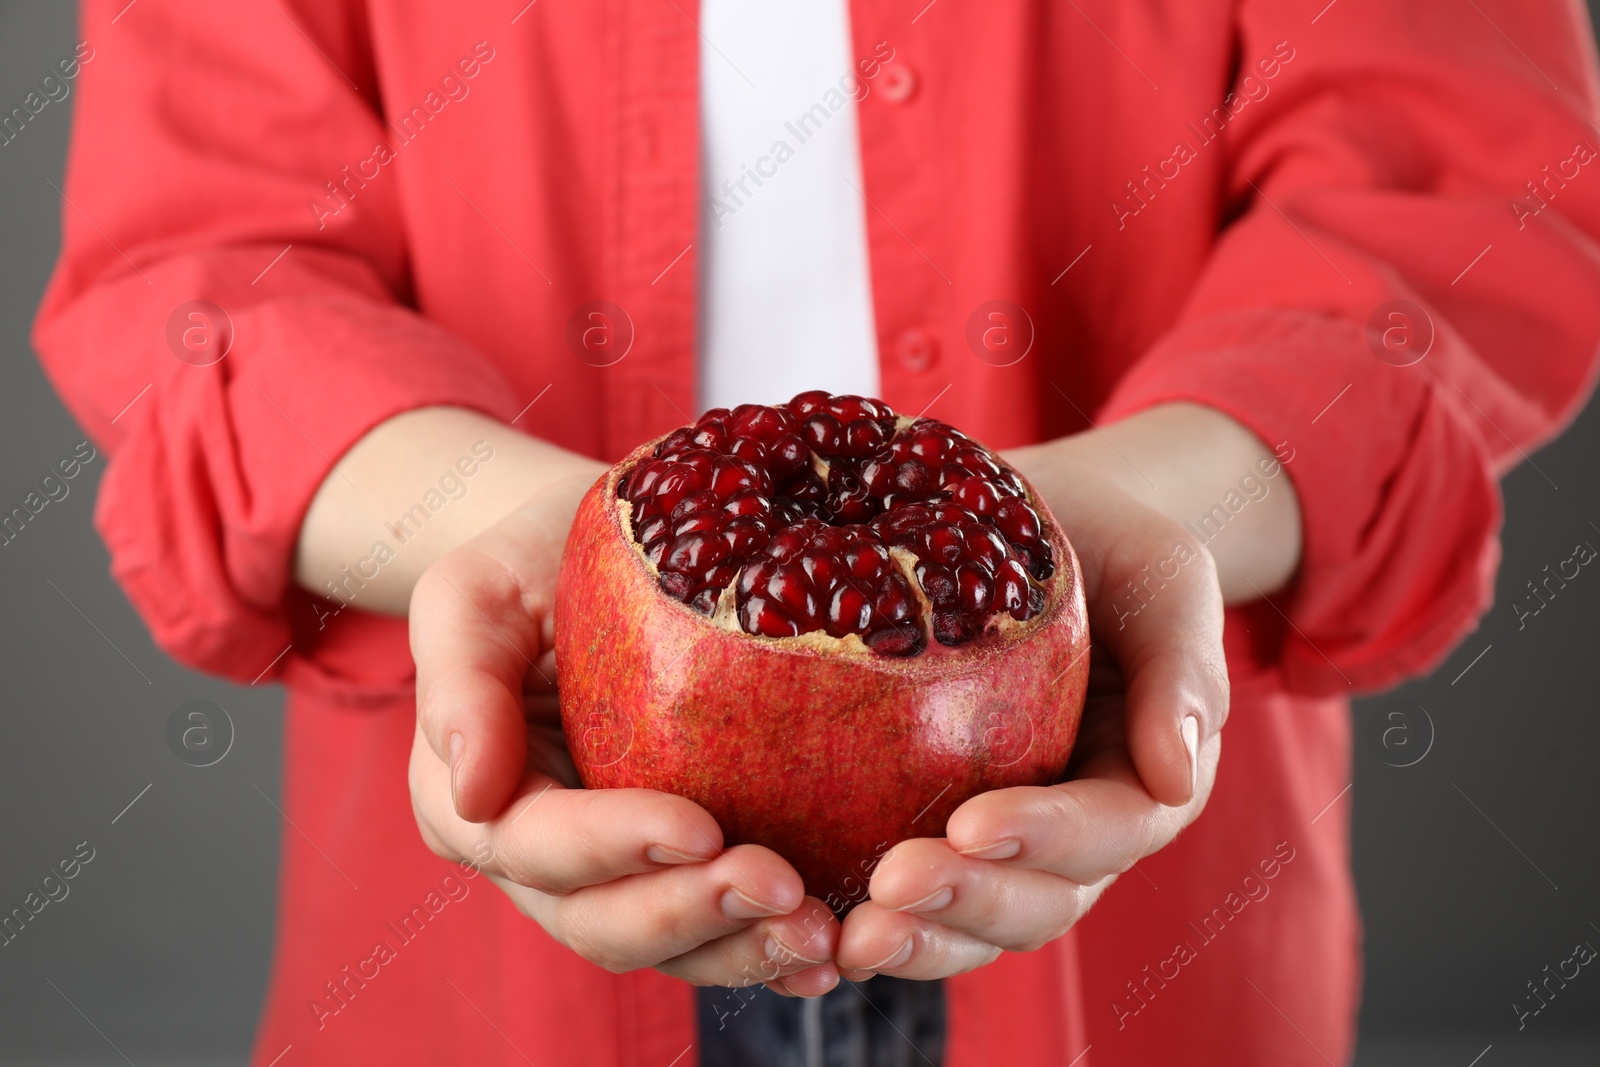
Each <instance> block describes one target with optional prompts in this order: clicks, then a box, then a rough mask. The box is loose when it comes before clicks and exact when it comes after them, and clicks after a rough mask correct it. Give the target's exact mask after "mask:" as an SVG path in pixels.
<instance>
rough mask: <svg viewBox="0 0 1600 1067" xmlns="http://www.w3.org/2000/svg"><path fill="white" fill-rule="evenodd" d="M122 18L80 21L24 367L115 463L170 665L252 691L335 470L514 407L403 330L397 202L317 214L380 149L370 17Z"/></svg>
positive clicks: (310, 8) (307, 13)
mask: <svg viewBox="0 0 1600 1067" xmlns="http://www.w3.org/2000/svg"><path fill="white" fill-rule="evenodd" d="M122 6H123V5H122V4H121V3H100V2H97V0H89V2H87V3H85V4H84V6H83V11H82V30H81V33H82V36H83V38H84V39H85V40H86V41H87V42H88V43H89V44H90V45H92V46H93V55H92V58H90V59H89V60H88V61H87V62H84V63H83V64H82V70H81V74H80V76H79V78H78V85H77V92H76V105H75V107H76V113H75V116H74V131H73V138H72V145H71V150H70V157H69V161H68V168H67V175H66V182H65V185H64V187H63V188H64V203H63V205H62V217H63V252H62V255H61V259H60V262H59V264H58V266H57V269H56V273H55V276H54V278H53V279H52V282H51V285H50V288H49V290H48V292H47V293H46V296H45V300H44V303H43V306H42V307H41V309H40V313H39V317H38V320H37V322H36V324H35V329H34V344H35V347H36V348H37V349H38V351H39V353H40V356H41V358H42V360H43V363H44V366H45V368H46V371H47V373H48V374H49V375H50V377H51V379H52V380H53V381H54V383H55V384H56V386H57V388H58V389H59V391H60V392H61V394H62V396H63V397H64V398H65V399H66V402H67V404H68V406H69V407H70V408H71V409H72V411H73V414H74V415H75V416H76V417H77V418H78V420H79V421H80V422H81V423H82V424H83V425H84V426H85V427H86V428H87V429H88V430H89V432H90V433H91V435H92V436H93V437H94V438H95V440H96V441H97V442H99V443H100V444H101V445H102V446H103V447H105V449H106V450H107V451H108V452H110V453H111V460H110V463H109V467H108V469H107V471H106V474H105V477H104V479H103V482H102V485H101V490H100V498H99V503H98V505H97V510H96V523H97V525H98V527H99V530H100V532H101V534H102V536H103V537H104V539H105V541H106V543H107V544H108V546H109V547H110V551H111V559H112V571H113V574H114V575H115V577H116V579H117V580H118V581H119V582H120V584H121V585H122V587H123V588H124V590H125V591H126V592H127V595H128V596H129V598H130V599H131V600H132V602H133V604H134V606H135V607H136V608H137V609H138V611H139V612H140V614H141V615H142V616H143V618H144V619H145V621H146V623H147V624H148V625H149V627H150V628H151V630H152V632H153V634H154V636H155V638H156V640H157V642H158V643H159V644H160V645H161V646H162V647H163V648H164V649H166V650H167V651H168V652H169V653H170V654H172V655H173V656H174V657H176V658H177V659H179V660H181V661H182V662H184V663H186V664H189V665H191V666H194V667H197V668H199V669H203V670H207V671H211V672H215V673H219V674H223V675H227V676H230V677H233V678H236V679H243V680H250V679H253V678H255V677H257V676H258V675H259V674H260V672H262V671H263V669H264V668H266V667H267V666H268V665H269V664H270V663H272V662H273V661H274V659H275V657H277V656H278V655H279V654H280V653H281V652H282V651H283V650H284V649H285V647H286V646H287V645H288V644H289V642H290V639H291V627H290V623H289V619H288V614H287V611H286V608H285V604H286V599H287V593H288V590H289V587H290V583H291V579H292V561H293V558H294V546H295V542H296V540H297V537H298V533H299V528H300V523H301V520H302V518H303V516H304V513H305V510H306V508H307V507H308V505H309V503H310V501H311V498H312V496H313V495H314V494H315V492H316V490H317V488H318V486H319V485H320V484H321V483H322V481H323V480H324V478H326V477H328V476H329V475H330V473H331V472H332V471H333V465H334V463H335V462H336V461H337V460H338V458H339V457H340V456H341V454H342V453H343V452H345V451H346V450H347V449H348V448H349V447H350V446H351V445H352V444H353V443H354V442H355V441H356V440H357V439H359V438H360V437H361V436H362V435H363V434H364V433H366V432H367V431H368V430H369V429H371V428H372V427H373V426H375V425H376V424H378V423H380V422H382V421H383V420H385V419H387V418H389V417H391V416H393V415H396V414H399V413H400V412H403V411H407V410H411V409H414V408H417V407H422V406H427V405H440V404H449V405H456V406H462V407H467V408H472V409H475V410H479V411H483V412H485V413H488V414H491V415H495V416H498V417H501V418H509V417H510V414H511V412H510V411H509V410H507V406H508V404H510V390H509V389H508V388H507V386H506V383H505V381H504V380H503V379H502V377H501V375H500V373H499V371H498V370H497V369H496V368H495V366H494V364H493V363H492V362H491V361H490V360H489V359H488V358H487V357H486V356H485V355H484V354H482V353H481V352H479V351H477V350H475V349H474V348H472V347H471V346H470V345H468V344H467V343H465V342H464V341H462V340H460V339H459V338H457V337H454V336H452V335H451V334H449V333H447V332H445V331H443V330H441V329H440V328H438V327H437V326H435V325H433V324H431V323H429V322H428V321H426V320H425V319H424V318H423V317H422V316H420V315H419V314H418V313H417V312H416V311H415V310H414V309H413V308H411V307H409V306H408V303H407V301H408V291H407V280H406V279H407V262H406V248H405V243H404V233H405V225H404V222H403V220H402V219H401V218H400V217H399V208H398V203H397V200H396V199H395V196H394V189H393V187H394V183H393V182H389V183H382V182H373V183H370V185H369V186H367V187H365V188H363V189H362V191H361V193H360V196H359V198H358V199H356V200H354V201H352V202H351V203H350V204H348V206H347V207H346V208H345V209H343V210H341V211H339V212H338V213H337V215H336V216H335V217H331V218H330V217H329V213H328V212H327V211H324V212H320V213H319V212H318V211H315V210H313V209H312V207H311V204H312V202H313V201H314V200H317V199H319V198H323V200H322V202H323V203H324V204H336V203H338V201H336V200H332V199H327V198H326V197H327V194H328V193H329V190H328V189H327V187H326V183H327V182H329V181H330V180H337V179H340V178H341V176H342V175H341V171H342V168H344V167H345V166H346V165H347V164H350V163H351V162H352V161H353V160H358V159H361V158H362V157H364V156H368V155H371V154H372V152H373V149H374V146H375V145H376V144H377V143H379V142H382V141H384V140H385V139H386V137H385V132H384V128H383V120H382V118H381V115H380V113H379V107H378V104H377V90H376V88H375V85H374V73H373V69H372V61H371V58H370V56H369V54H368V53H367V51H366V44H365V39H366V28H365V26H364V25H363V22H362V19H363V15H362V12H363V5H360V4H355V3H344V2H339V3H323V2H314V0H277V2H276V3H271V4H245V5H217V4H208V3H202V2H199V0H166V2H164V3H161V4H154V5H148V6H143V5H142V6H141V7H140V9H138V10H137V12H136V13H132V14H128V15H127V17H123V18H120V19H117V15H118V9H119V8H121V7H122ZM113 19H116V24H115V25H112V22H113ZM194 301H207V302H209V303H210V304H211V305H214V306H215V308H220V309H221V315H220V316H219V315H218V314H217V313H215V312H214V311H212V310H209V309H206V308H201V310H200V312H199V314H200V317H199V318H191V317H190V314H189V313H190V311H191V310H193V306H192V305H191V302H194ZM230 323H231V344H230V345H229V346H228V347H227V349H226V353H225V355H222V349H221V347H220V343H221V340H220V339H221V338H223V337H225V336H227V333H226V330H227V324H230ZM186 331H188V335H187V336H185V333H186ZM196 331H197V332H196ZM207 345H210V346H211V347H210V348H208V347H207ZM217 355H221V358H220V359H217V360H216V361H215V362H208V361H209V360H210V359H212V358H214V357H215V356H217ZM200 364H207V365H200Z"/></svg>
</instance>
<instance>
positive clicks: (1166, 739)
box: [1089, 520, 1228, 806]
mask: <svg viewBox="0 0 1600 1067" xmlns="http://www.w3.org/2000/svg"><path fill="white" fill-rule="evenodd" d="M1146 526H1147V527H1149V522H1148V520H1146ZM1152 529H1153V530H1156V531H1164V530H1169V529H1170V531H1171V535H1170V536H1164V535H1163V534H1162V533H1159V532H1152V533H1148V534H1143V535H1140V536H1137V537H1125V538H1123V539H1122V540H1121V541H1120V542H1119V543H1118V544H1117V545H1116V547H1114V548H1113V549H1112V550H1111V551H1110V552H1109V553H1107V555H1106V557H1105V570H1104V574H1103V576H1102V581H1101V583H1100V587H1101V595H1100V597H1099V598H1098V602H1097V603H1096V604H1094V605H1092V606H1091V609H1090V623H1089V625H1090V627H1091V629H1093V630H1094V631H1095V633H1096V637H1097V639H1098V640H1099V641H1101V642H1103V643H1104V644H1105V646H1106V647H1107V648H1108V649H1109V650H1110V652H1111V654H1112V655H1113V656H1114V657H1115V659H1116V661H1117V663H1118V665H1119V666H1120V667H1121V669H1122V673H1123V676H1124V677H1125V678H1126V679H1127V681H1128V688H1127V693H1126V697H1125V704H1124V716H1125V728H1126V732H1127V742H1128V750H1129V752H1130V754H1131V755H1132V757H1133V764H1134V766H1135V767H1136V768H1137V769H1138V771H1139V777H1140V779H1141V780H1142V781H1143V783H1144V785H1145V788H1146V789H1148V790H1149V792H1150V795H1151V796H1153V797H1154V798H1155V799H1156V800H1158V801H1160V802H1161V803H1163V804H1169V805H1173V806H1178V805H1183V804H1187V803H1188V802H1189V801H1190V799H1192V798H1193V797H1194V796H1195V794H1196V793H1197V792H1198V791H1199V789H1200V774H1199V771H1200V767H1201V762H1200V759H1199V754H1200V750H1201V747H1202V746H1203V745H1204V744H1205V743H1206V742H1207V741H1209V739H1210V738H1211V737H1213V736H1214V735H1215V734H1216V733H1217V732H1218V731H1219V730H1221V729H1222V724H1223V722H1224V720H1225V719H1226V718H1227V714H1228V673H1227V665H1226V661H1225V660H1224V657H1223V651H1222V594H1221V592H1220V590H1219V589H1218V586H1217V579H1216V567H1215V564H1214V563H1213V562H1212V560H1211V556H1210V554H1209V553H1207V552H1206V550H1205V547H1204V546H1203V545H1201V544H1200V543H1199V541H1198V540H1196V539H1195V538H1194V537H1193V535H1191V534H1189V533H1188V532H1187V531H1186V530H1183V529H1182V528H1181V527H1178V526H1176V525H1174V524H1169V523H1165V522H1163V523H1161V524H1159V525H1157V526H1155V527H1153V528H1152ZM1152 575H1153V576H1154V577H1153V578H1152ZM1169 575H1170V577H1169Z"/></svg>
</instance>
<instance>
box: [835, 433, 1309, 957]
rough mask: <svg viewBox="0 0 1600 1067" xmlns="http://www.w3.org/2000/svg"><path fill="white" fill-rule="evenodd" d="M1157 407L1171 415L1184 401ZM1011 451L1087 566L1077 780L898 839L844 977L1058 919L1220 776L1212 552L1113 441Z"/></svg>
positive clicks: (991, 942)
mask: <svg viewBox="0 0 1600 1067" xmlns="http://www.w3.org/2000/svg"><path fill="white" fill-rule="evenodd" d="M1200 417H1201V418H1202V419H1222V418H1223V416H1220V415H1217V414H1215V413H1210V412H1207V413H1205V414H1204V415H1202V416H1200ZM1180 421H1181V420H1180ZM1150 422H1151V423H1153V424H1155V425H1156V426H1157V427H1158V430H1160V432H1170V431H1172V430H1173V424H1172V420H1171V419H1168V420H1167V423H1168V424H1167V425H1166V426H1165V427H1164V428H1163V427H1161V425H1160V424H1161V419H1160V418H1159V417H1158V418H1155V419H1152V420H1150ZM1231 425H1234V426H1236V424H1231ZM1202 428H1205V429H1215V427H1214V425H1212V424H1210V423H1204V424H1202ZM1224 429H1226V428H1224ZM1240 432H1241V433H1242V430H1241V431H1240ZM1248 447H1249V448H1257V447H1259V444H1258V443H1256V442H1254V440H1253V439H1249V440H1248ZM1246 451H1247V452H1248V448H1247V449H1246ZM1009 458H1010V459H1011V461H1012V462H1013V463H1014V464H1015V465H1016V466H1017V468H1018V469H1019V470H1021V471H1022V472H1023V473H1024V475H1026V476H1027V477H1028V479H1029V480H1030V482H1032V484H1033V485H1034V487H1035V488H1036V489H1037V490H1038V492H1039V493H1040V494H1041V495H1042V496H1043V497H1044V498H1045V500H1046V501H1047V503H1048V504H1049V506H1050V508H1051V511H1052V512H1053V513H1054V514H1055V515H1056V517H1057V520H1058V521H1059V522H1060V523H1061V524H1062V526H1063V528H1064V529H1065V531H1066V533H1067V536H1068V538H1069V540H1071V542H1072V544H1073V547H1074V549H1075V550H1076V552H1077V554H1078V558H1079V562H1080V565H1081V568H1082V581H1083V585H1084V593H1085V596H1086V599H1087V603H1088V608H1089V627H1090V633H1091V635H1092V638H1093V641H1094V644H1093V648H1092V651H1091V653H1090V656H1091V659H1090V677H1089V692H1088V699H1087V703H1086V705H1085V708H1084V715H1083V721H1082V726H1081V729H1080V733H1079V738H1078V742H1077V746H1076V748H1075V750H1074V753H1073V758H1072V765H1071V767H1070V768H1069V773H1068V780H1066V781H1064V782H1062V783H1060V784H1058V785H1052V786H1045V787H1036V788H1014V789H1002V790H997V791H995V792H991V793H985V794H983V795H980V796H977V797H974V798H972V799H971V800H969V801H967V802H966V803H965V804H963V805H962V806H961V807H960V808H958V809H957V810H956V812H955V813H954V814H953V815H952V816H951V817H950V820H949V823H948V824H947V826H946V835H947V836H946V837H944V838H924V839H916V840H911V841H904V842H901V843H900V844H898V845H897V846H895V848H894V849H892V850H891V851H890V852H889V853H888V854H887V855H886V856H885V857H884V858H883V860H882V861H881V862H880V863H879V864H878V867H877V869H876V871H875V872H874V873H873V876H872V880H871V884H870V897H869V899H868V900H866V901H864V902H863V903H861V904H860V905H858V906H857V907H856V908H855V909H854V910H853V911H851V912H850V914H849V915H848V916H847V917H846V918H845V922H844V927H843V931H842V933H841V935H840V942H839V948H838V952H837V955H836V957H835V959H836V960H837V963H838V965H839V969H840V973H841V974H842V976H843V977H845V978H849V979H852V980H860V979H863V978H867V977H870V976H871V975H873V974H888V975H894V976H896V977H900V978H913V979H934V978H942V977H946V976H948V975H954V974H960V973H962V972H964V971H969V970H972V969H973V968H975V967H981V966H983V965H984V964H986V963H989V962H991V961H992V960H994V959H995V958H996V957H997V956H999V954H1000V953H1001V952H1002V951H1004V950H1009V951H1015V952H1027V951H1031V950H1034V949H1037V948H1039V947H1041V946H1042V945H1044V944H1046V943H1048V942H1050V941H1052V940H1054V939H1056V938H1058V937H1060V936H1061V935H1062V934H1064V933H1066V931H1067V930H1068V929H1069V928H1070V927H1071V926H1072V925H1073V923H1075V922H1077V921H1078V920H1079V919H1080V918H1082V917H1083V915H1084V914H1085V913H1086V912H1087V911H1088V910H1089V908H1090V907H1091V906H1093V904H1094V903H1095V901H1096V900H1097V899H1099V897H1100V895H1101V894H1102V893H1104V892H1105V890H1106V888H1107V887H1108V886H1110V885H1111V884H1112V882H1114V881H1115V880H1116V878H1117V876H1118V875H1120V874H1121V873H1123V872H1125V871H1127V870H1128V869H1130V868H1131V867H1132V866H1133V865H1134V864H1135V863H1137V862H1138V861H1139V860H1141V859H1142V858H1144V857H1145V856H1148V855H1150V854H1151V853H1153V852H1155V851H1157V850H1158V849H1160V848H1163V847H1164V846H1166V845H1167V844H1168V843H1169V842H1171V841H1172V839H1173V838H1174V837H1176V836H1177V834H1178V832H1179V831H1181V830H1182V829H1183V828H1184V827H1185V826H1187V825H1189V824H1190V823H1191V822H1193V821H1194V820H1195V818H1196V817H1198V816H1199V814H1200V812H1201V810H1202V809H1203V808H1204V807H1205V803H1206V798H1207V797H1208V796H1209V795H1210V792H1211V788H1212V784H1213V782H1214V781H1215V780H1216V774H1217V763H1218V759H1219V757H1220V755H1221V750H1222V736H1221V731H1222V725H1223V723H1224V722H1225V721H1226V719H1227V716H1228V674H1227V667H1226V664H1225V662H1224V659H1223V650H1222V620H1223V615H1222V608H1223V593H1222V586H1221V585H1220V584H1219V577H1218V571H1217V564H1216V562H1215V560H1214V559H1213V556H1212V553H1211V552H1210V551H1208V550H1207V546H1206V545H1204V544H1203V543H1201V542H1200V541H1199V539H1198V538H1196V537H1195V535H1194V534H1193V533H1191V532H1190V531H1189V530H1188V529H1187V528H1185V527H1184V526H1183V525H1181V524H1179V523H1178V522H1176V521H1175V520H1174V519H1173V518H1169V517H1168V516H1167V515H1165V514H1163V513H1162V512H1161V511H1159V510H1157V509H1156V508H1155V507H1153V506H1151V503H1150V502H1148V494H1143V495H1145V496H1146V500H1140V499H1138V498H1136V496H1135V495H1134V493H1132V492H1130V491H1128V489H1127V488H1126V487H1125V486H1123V485H1119V484H1117V483H1115V482H1114V481H1112V480H1111V479H1110V478H1108V477H1106V476H1105V475H1104V474H1103V472H1104V471H1105V470H1106V469H1107V460H1106V454H1105V450H1104V447H1103V444H1102V443H1094V444H1076V443H1075V441H1074V439H1071V438H1068V439H1064V440H1062V441H1058V442H1055V443H1053V444H1050V445H1043V446H1038V447H1036V448H1030V449H1025V450H1021V451H1019V452H1017V453H1014V454H1013V455H1011V456H1010V457H1009ZM1234 458H1235V457H1234V456H1233V455H1232V454H1230V455H1229V456H1228V458H1227V459H1226V460H1225V461H1224V464H1223V466H1222V469H1223V470H1226V469H1227V464H1229V463H1232V462H1233V461H1234ZM1289 495H1290V498H1291V499H1290V503H1291V505H1293V500H1292V493H1291V494H1289ZM1263 511H1265V509H1263ZM1261 517H1262V518H1268V517H1269V516H1265V515H1263V516H1261ZM1291 526H1292V533H1293V539H1294V542H1295V544H1294V552H1293V554H1292V555H1291V556H1290V559H1291V563H1290V565H1289V567H1288V568H1287V569H1285V568H1282V567H1281V566H1280V568H1279V569H1280V570H1284V574H1281V575H1279V576H1277V577H1278V581H1277V582H1273V583H1272V584H1273V585H1276V584H1281V581H1282V579H1283V578H1284V577H1286V575H1287V571H1288V570H1292V565H1293V564H1292V560H1293V558H1294V557H1297V555H1298V537H1299V530H1298V511H1296V512H1295V513H1294V515H1293V523H1292V524H1291ZM1230 547H1231V546H1230ZM1279 555H1280V557H1281V555H1282V554H1281V553H1280V554H1279ZM1258 558H1260V557H1258ZM1146 567H1148V568H1149V570H1148V571H1147V570H1146ZM1174 569H1175V570H1176V571H1177V573H1176V575H1175V576H1173V577H1170V578H1169V577H1168V575H1172V572H1173V570H1174ZM1152 574H1157V575H1159V578H1158V579H1157V580H1156V581H1149V580H1148V579H1149V578H1150V575H1152ZM1258 576H1259V577H1262V578H1263V580H1266V581H1271V576H1263V575H1258ZM1130 582H1131V583H1135V584H1136V585H1137V586H1138V587H1139V588H1140V589H1141V590H1142V594H1141V595H1139V596H1136V595H1135V593H1134V591H1133V587H1130V586H1129V584H1128V583H1130ZM1270 587H1271V586H1269V588H1270Z"/></svg>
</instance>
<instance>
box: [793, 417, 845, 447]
mask: <svg viewBox="0 0 1600 1067" xmlns="http://www.w3.org/2000/svg"><path fill="white" fill-rule="evenodd" d="M800 439H801V440H802V441H804V442H805V443H806V444H807V445H809V446H811V450H812V451H813V452H819V453H821V454H822V455H825V456H831V455H834V454H835V453H837V452H838V451H839V449H840V447H841V446H842V445H843V444H844V427H842V426H840V425H839V420H838V419H836V418H834V417H833V416H832V415H829V414H828V413H827V412H826V411H819V412H817V413H815V414H813V415H810V416H807V418H806V421H805V422H802V423H801V424H800Z"/></svg>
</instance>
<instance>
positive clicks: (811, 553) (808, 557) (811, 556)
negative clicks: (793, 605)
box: [800, 545, 844, 590]
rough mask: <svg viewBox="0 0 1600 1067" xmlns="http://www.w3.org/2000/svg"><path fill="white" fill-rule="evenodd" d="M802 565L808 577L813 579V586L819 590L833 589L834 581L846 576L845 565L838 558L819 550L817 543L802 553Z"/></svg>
mask: <svg viewBox="0 0 1600 1067" xmlns="http://www.w3.org/2000/svg"><path fill="white" fill-rule="evenodd" d="M800 566H801V567H802V568H803V569H804V570H805V572H806V577H807V578H810V579H811V585H812V587H813V588H816V589H819V590H822V589H832V588H833V586H834V583H835V582H837V581H838V580H839V579H840V578H842V577H843V576H844V567H843V565H842V564H840V562H839V560H838V558H837V557H835V556H828V555H824V554H823V553H821V552H819V551H817V549H816V547H815V545H813V547H812V548H811V549H809V550H807V551H805V552H802V553H800Z"/></svg>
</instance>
